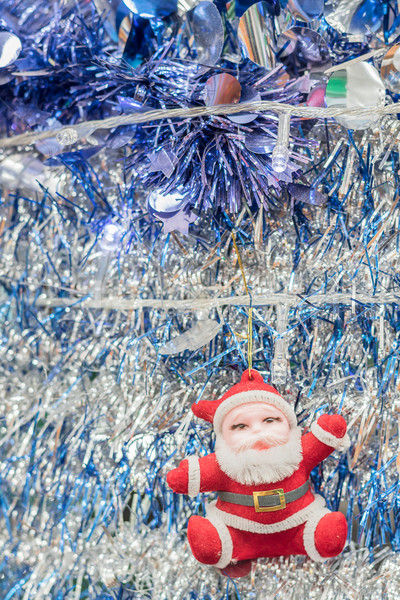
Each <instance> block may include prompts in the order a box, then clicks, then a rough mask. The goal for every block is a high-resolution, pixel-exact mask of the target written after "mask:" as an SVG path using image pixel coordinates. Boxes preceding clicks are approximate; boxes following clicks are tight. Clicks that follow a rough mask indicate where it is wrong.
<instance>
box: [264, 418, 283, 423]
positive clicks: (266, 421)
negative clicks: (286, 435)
mask: <svg viewBox="0 0 400 600" xmlns="http://www.w3.org/2000/svg"><path fill="white" fill-rule="evenodd" d="M274 421H281V418H280V417H267V418H266V419H264V423H274Z"/></svg>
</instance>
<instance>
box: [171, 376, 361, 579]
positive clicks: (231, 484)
mask: <svg viewBox="0 0 400 600" xmlns="http://www.w3.org/2000/svg"><path fill="white" fill-rule="evenodd" d="M192 411H193V412H194V414H195V415H196V416H198V417H200V418H202V419H205V420H206V421H209V422H210V423H213V426H214V431H215V435H216V444H215V452H214V453H213V454H209V455H208V456H203V457H201V458H198V457H196V456H189V457H188V458H187V459H185V460H183V461H182V462H181V463H180V465H179V467H178V468H177V469H173V470H172V471H170V472H169V473H168V475H167V482H168V485H169V486H170V487H171V488H172V489H173V490H174V491H175V492H177V493H179V494H188V495H189V496H196V495H197V494H198V493H200V492H217V493H218V498H217V500H216V501H214V502H211V503H210V504H208V506H207V516H206V517H200V516H192V517H190V519H189V523H188V540H189V544H190V547H191V549H192V552H193V555H194V556H195V558H196V559H197V560H198V561H199V562H201V563H203V564H205V565H213V566H214V567H217V568H219V569H221V571H222V573H224V574H225V575H229V576H231V577H242V576H243V575H246V574H247V573H248V572H249V571H250V569H251V562H252V561H256V560H257V559H258V558H261V557H273V556H289V555H292V554H303V555H307V556H309V557H310V558H311V559H313V560H315V561H325V560H326V559H328V558H330V557H333V556H337V555H338V554H340V553H341V552H342V550H343V547H344V545H345V542H346V537H347V523H346V519H345V517H344V515H343V514H342V513H340V512H332V511H330V510H328V509H327V508H326V506H325V501H324V499H323V498H322V496H319V495H317V494H314V492H313V491H312V487H311V484H310V481H309V476H310V472H311V471H312V469H313V468H314V467H316V466H317V465H318V464H319V463H320V462H321V461H323V460H324V459H325V458H327V457H328V456H329V455H330V454H331V453H332V452H333V450H334V449H337V450H345V449H347V448H348V446H349V438H348V435H347V434H346V429H347V425H346V422H345V420H344V419H343V417H341V416H340V415H321V416H320V417H319V419H318V420H317V422H315V423H313V424H312V426H311V431H310V432H309V433H306V434H305V435H303V436H302V435H301V430H300V427H298V426H297V419H296V415H295V413H294V411H293V409H292V407H291V406H290V405H289V404H288V403H287V402H286V401H285V400H284V398H282V396H281V395H280V394H279V393H278V392H277V390H276V389H274V388H273V387H271V386H270V385H267V384H265V383H264V381H263V378H262V377H261V375H260V374H259V373H258V372H257V371H255V370H254V369H252V370H251V371H249V370H247V371H245V373H244V374H243V376H242V379H241V381H240V383H238V384H237V385H235V386H233V388H231V389H230V390H229V391H228V392H226V394H224V396H223V397H222V398H221V399H220V400H216V401H206V400H202V401H200V402H198V403H197V404H194V405H193V406H192Z"/></svg>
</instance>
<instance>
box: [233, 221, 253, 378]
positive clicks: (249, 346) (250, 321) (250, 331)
mask: <svg viewBox="0 0 400 600" xmlns="http://www.w3.org/2000/svg"><path fill="white" fill-rule="evenodd" d="M232 240H233V246H234V248H235V252H236V256H237V259H238V263H239V267H240V271H241V273H242V278H243V283H244V289H245V290H246V294H247V295H248V297H249V316H248V319H247V362H248V365H249V378H250V379H251V369H252V366H253V299H252V297H251V293H250V290H249V288H248V287H247V281H246V275H245V273H244V269H243V263H242V259H241V256H240V252H239V248H238V245H237V243H236V237H235V234H234V233H233V231H232Z"/></svg>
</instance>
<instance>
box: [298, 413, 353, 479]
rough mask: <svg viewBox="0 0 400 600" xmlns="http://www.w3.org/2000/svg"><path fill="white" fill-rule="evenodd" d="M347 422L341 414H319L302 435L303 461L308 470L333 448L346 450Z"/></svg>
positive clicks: (348, 442)
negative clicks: (309, 428)
mask: <svg viewBox="0 0 400 600" xmlns="http://www.w3.org/2000/svg"><path fill="white" fill-rule="evenodd" d="M346 431H347V423H346V421H345V420H344V419H343V417H342V416H341V415H321V416H320V417H319V419H318V420H317V421H316V422H314V423H313V424H312V425H311V431H310V433H306V434H305V435H303V437H302V439H301V443H302V446H303V461H304V464H305V466H306V467H307V468H308V470H309V471H312V469H313V468H314V467H316V466H317V465H319V463H320V462H322V461H323V460H324V459H325V458H327V457H328V456H329V455H330V454H332V452H333V451H334V450H347V448H348V447H349V446H350V439H349V436H348V435H347V433H346Z"/></svg>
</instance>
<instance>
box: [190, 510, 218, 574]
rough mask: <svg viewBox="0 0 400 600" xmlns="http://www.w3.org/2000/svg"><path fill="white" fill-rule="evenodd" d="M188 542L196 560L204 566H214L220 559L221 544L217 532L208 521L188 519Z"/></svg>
mask: <svg viewBox="0 0 400 600" xmlns="http://www.w3.org/2000/svg"><path fill="white" fill-rule="evenodd" d="M187 536H188V541H189V544H190V547H191V549H192V552H193V556H194V557H195V559H196V560H198V561H199V562H201V563H203V564H204V565H216V564H217V563H218V561H219V559H220V558H221V554H222V543H221V540H220V538H219V535H218V531H217V530H216V528H215V527H214V525H213V524H212V523H210V521H209V520H208V519H205V518H204V517H199V516H193V517H190V519H189V523H188V531H187Z"/></svg>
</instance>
